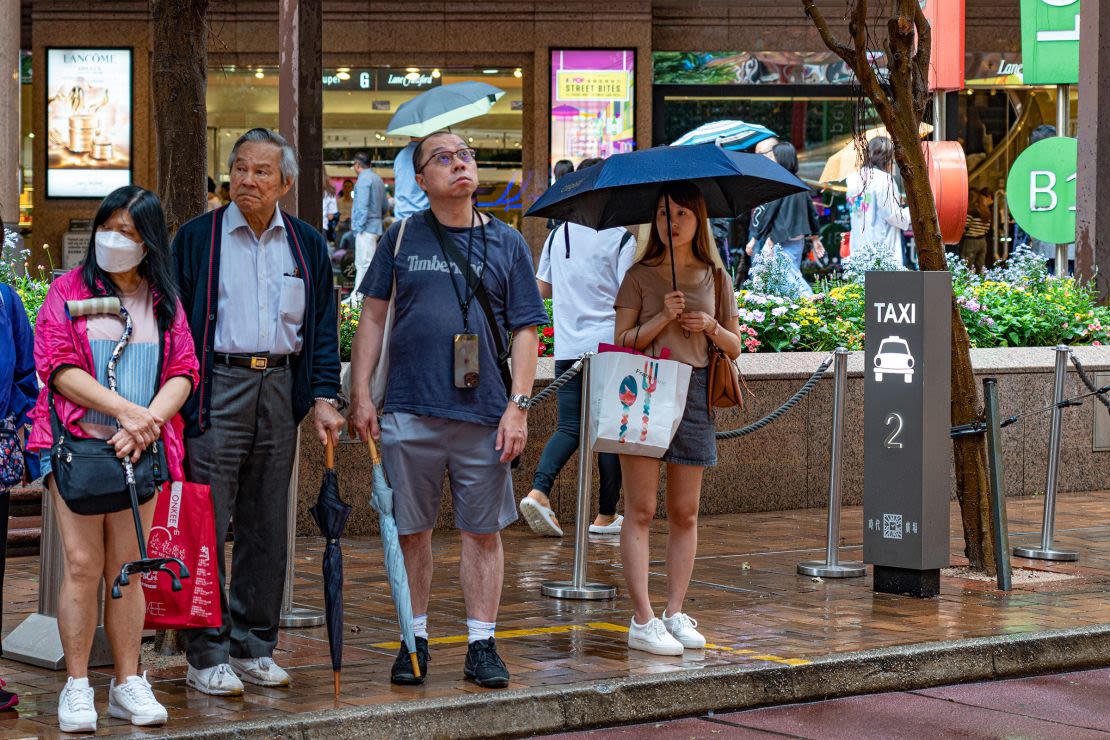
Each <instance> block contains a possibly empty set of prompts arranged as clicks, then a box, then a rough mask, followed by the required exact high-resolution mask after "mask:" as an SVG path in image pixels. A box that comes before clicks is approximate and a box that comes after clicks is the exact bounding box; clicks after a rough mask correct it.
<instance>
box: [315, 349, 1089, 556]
mask: <svg viewBox="0 0 1110 740" xmlns="http://www.w3.org/2000/svg"><path fill="white" fill-rule="evenodd" d="M1077 356H1078V357H1079V360H1080V361H1081V362H1082V363H1083V364H1084V366H1085V367H1086V368H1087V369H1088V370H1091V371H1094V370H1110V348H1106V347H1080V348H1077ZM824 357H825V355H823V354H819V353H809V352H793V353H783V354H756V355H744V356H742V358H741V363H740V364H741V369H742V371H743V373H744V376H745V378H746V380H747V382H748V386H749V388H750V389H751V392H752V393H751V395H750V396H748V401H747V405H746V407H745V408H744V410H743V411H738V410H735V409H729V410H727V411H722V412H720V413H719V414H718V417H717V428H718V429H720V430H728V429H735V428H737V427H741V426H743V425H745V424H748V423H751V422H752V421H754V420H756V419H759V418H760V417H762V416H763V415H764V414H766V413H767V412H769V411H771V410H772V409H774V408H776V407H777V406H779V405H780V404H781V403H782V402H783V401H785V400H786V399H787V398H788V397H789V396H790V395H791V394H792V393H793V392H794V391H795V390H797V389H798V388H799V387H800V386H801V384H802V383H803V382H805V379H806V378H808V377H809V375H810V373H812V372H813V370H814V369H816V367H817V366H818V365H819V364H820V362H821V360H822V359H823V358H824ZM972 362H973V364H974V365H975V368H976V374H977V376H979V377H980V378H982V377H987V376H994V377H997V378H998V380H999V398H1000V402H1001V407H1002V410H1003V414H1005V415H1011V414H1018V413H1021V412H1023V411H1029V410H1033V409H1037V408H1040V407H1042V406H1045V405H1047V404H1049V403H1051V400H1052V371H1053V362H1054V356H1053V352H1052V350H1051V348H1043V347H1042V348H1024V349H984V350H972ZM553 364H554V363H553V362H552V361H551V360H540V369H539V372H538V375H539V380H538V381H537V384H536V385H537V390H538V389H539V388H541V387H543V386H545V385H546V384H547V383H549V382H550V381H551V379H552V373H553ZM848 367H849V382H848V403H847V408H846V414H847V415H846V418H845V424H844V431H845V459H844V479H843V481H844V502H845V504H847V505H855V504H860V503H862V499H863V353H862V352H857V353H853V354H852V356H851V357H850V359H849V363H848ZM827 377H828V379H827V380H824V381H822V382H821V383H819V384H818V385H817V387H816V388H815V389H814V390H813V392H812V393H811V394H810V395H809V397H807V398H806V399H805V400H803V401H802V402H801V403H800V404H798V406H797V407H795V408H794V409H793V410H791V411H790V412H789V413H787V414H786V415H785V416H783V417H782V418H780V419H779V420H777V421H775V422H774V423H772V424H770V425H769V426H767V427H765V428H763V429H761V430H759V431H758V432H755V433H754V434H751V435H748V436H747V437H743V438H741V439H736V440H729V441H724V442H721V443H720V444H719V448H718V452H719V458H720V464H719V465H718V466H717V467H716V468H713V469H712V470H710V471H707V473H706V476H705V484H704V488H703V491H702V503H701V511H702V512H703V513H706V514H720V513H734V512H745V511H772V510H782V509H802V508H819V507H823V506H825V505H826V501H827V496H828V476H829V441H830V436H829V435H830V422H831V413H832V374H831V372H830V373H829V374H828V376H827ZM1084 391H1085V389H1084V388H1083V387H1082V384H1081V383H1080V381H1079V379H1078V377H1076V375H1075V373H1074V371H1072V372H1070V373H1069V375H1068V382H1067V394H1068V395H1069V396H1071V395H1078V394H1079V393H1082V392H1084ZM1105 413H1107V412H1106V409H1105V408H1104V407H1103V406H1102V405H1101V404H1099V403H1098V402H1097V401H1095V400H1093V399H1089V400H1087V401H1086V402H1085V404H1084V405H1083V406H1081V407H1078V408H1072V409H1066V410H1065V411H1064V421H1065V425H1064V434H1063V454H1062V460H1061V466H1060V477H1059V489H1060V491H1062V492H1067V491H1094V490H1102V489H1110V452H1095V451H1093V449H1092V435H1093V423H1094V415H1095V414H1105ZM529 416H530V426H529V442H528V447H527V449H526V450H525V453H524V455H523V459H522V462H521V465H520V466H519V467H518V468H517V469H516V471H514V475H513V479H514V482H515V486H516V491H517V494H518V496H523V495H525V494H526V493H527V492H528V491H529V489H530V488H531V479H532V473H533V472H534V471H535V467H536V464H537V462H538V461H539V456H540V452H541V451H542V449H543V445H544V443H545V442H546V441H547V438H548V437H549V436H550V434H551V432H552V431H553V430H554V428H555V421H556V419H555V404H554V401H551V402H549V403H546V404H544V405H543V406H541V407H539V408H536V409H534V410H533V411H532V412H531V413H530V414H529ZM1048 428H1049V414H1047V413H1046V414H1039V415H1034V416H1030V417H1027V418H1025V419H1023V420H1022V421H1021V422H1020V423H1018V424H1015V425H1013V426H1011V427H1008V428H1007V429H1006V430H1004V431H1003V440H1004V466H1005V474H1006V493H1007V495H1010V496H1023V495H1034V494H1037V493H1040V492H1043V491H1044V485H1045V468H1046V456H1047V450H1048ZM336 465H337V469H338V471H339V479H340V485H341V491H342V493H343V496H344V498H345V499H346V500H347V501H348V502H349V503H351V504H353V505H354V507H355V511H354V513H353V514H352V516H351V519H350V523H349V524H348V526H347V532H348V534H353V535H357V534H371V533H374V532H376V531H377V525H376V522H377V518H376V515H375V514H374V513H373V512H372V511H371V509H370V507H369V503H368V501H369V485H370V483H369V480H370V476H369V469H370V463H369V456H368V454H367V452H366V449H365V448H364V447H362V446H361V445H358V444H344V445H341V447H340V450H339V454H338V456H337V463H336ZM948 465H949V467H951V459H949V462H948ZM322 471H323V452H322V450H321V449H320V444H319V441H318V440H316V439H315V435H314V432H313V431H312V428H311V424H310V419H309V420H306V422H305V425H304V426H303V427H302V432H301V460H300V476H299V481H300V501H299V505H298V509H299V519H298V529H299V532H300V533H301V534H307V535H312V534H317V531H316V526H315V524H314V523H313V522H312V520H311V518H310V517H309V515H308V507H309V506H311V504H312V502H313V501H315V499H316V492H317V490H318V488H319V483H320V478H321V475H322ZM576 480H577V462H576V459H575V458H571V460H570V462H569V463H568V464H567V466H566V467H565V468H564V469H563V472H562V474H561V475H560V476H559V479H558V480H557V481H556V484H555V488H554V489H553V490H552V496H551V498H552V502H553V506H554V508H555V512H556V515H557V516H558V517H559V521H560V522H561V523H563V524H564V525H571V524H573V522H574V510H575V495H576V491H575V484H576ZM952 490H953V493H954V492H955V482H954V478H953V489H952ZM660 495H661V496H662V494H660ZM593 496H594V502H595V503H594V511H596V500H597V482H596V479H595V483H594V493H593ZM444 501H445V503H444V506H443V509H442V511H441V515H440V520H439V526H447V527H451V526H453V519H452V515H451V506H450V496H449V495H446V496H445V497H444ZM662 511H663V507H662V505H661V506H660V515H662Z"/></svg>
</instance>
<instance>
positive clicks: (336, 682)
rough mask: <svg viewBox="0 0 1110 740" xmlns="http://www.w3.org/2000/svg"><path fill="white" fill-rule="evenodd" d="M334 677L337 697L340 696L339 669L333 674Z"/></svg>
mask: <svg viewBox="0 0 1110 740" xmlns="http://www.w3.org/2000/svg"><path fill="white" fill-rule="evenodd" d="M332 679H333V680H334V681H335V698H336V699H338V698H339V671H335V672H334V673H333V674H332Z"/></svg>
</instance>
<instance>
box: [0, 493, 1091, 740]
mask: <svg viewBox="0 0 1110 740" xmlns="http://www.w3.org/2000/svg"><path fill="white" fill-rule="evenodd" d="M1042 503H1043V500H1042V499H1040V498H1021V499H1011V500H1010V502H1009V518H1010V528H1011V530H1010V531H1011V544H1019V543H1022V544H1024V543H1027V542H1033V541H1035V540H1036V539H1037V535H1036V532H1037V530H1038V528H1039V523H1040V516H1041V505H1042ZM952 511H953V528H952V531H953V533H954V535H955V537H954V539H953V563H959V562H961V561H962V558H961V557H960V552H961V550H962V543H961V541H960V539H959V532H960V528H959V522H958V519H957V514H958V511H957V508H956V506H955V505H953V508H952ZM1108 514H1110V503H1108V496H1107V495H1106V494H1088V495H1066V496H1064V497H1062V499H1061V501H1060V503H1059V514H1058V520H1057V534H1058V536H1057V542H1058V543H1059V544H1060V545H1061V546H1065V547H1072V548H1075V549H1078V550H1079V551H1080V553H1082V560H1081V561H1080V562H1079V563H1077V564H1047V563H1032V562H1030V561H1015V565H1032V566H1034V567H1037V568H1042V569H1045V570H1053V571H1059V572H1064V573H1069V574H1072V575H1074V576H1076V577H1075V578H1073V579H1070V580H1064V581H1056V582H1052V583H1044V584H1040V585H1029V586H1021V587H1018V588H1016V589H1015V590H1014V591H1013V592H1012V593H1010V594H1003V593H1000V592H997V591H995V590H993V584H990V583H983V582H976V581H970V580H966V579H949V578H945V579H943V581H942V593H941V596H940V597H939V598H938V599H933V600H928V601H920V600H916V599H912V598H908V597H900V596H890V595H873V594H872V592H871V590H870V586H871V582H870V577H867V578H857V579H850V580H845V581H821V582H815V581H813V580H811V579H809V578H805V577H799V576H796V575H795V571H794V568H795V564H796V563H797V562H798V561H800V560H807V559H813V558H815V557H821V552H822V550H823V536H824V531H825V515H824V511H823V510H819V509H818V510H801V511H786V512H768V513H759V514H736V515H722V516H713V517H705V518H704V519H703V522H702V526H701V532H700V534H701V547H700V551H699V558H698V563H697V566H696V568H695V571H694V582H693V583H692V585H691V589H690V601H689V606H688V611H689V612H690V613H691V614H692V615H693V616H694V617H695V618H697V619H698V620H699V621H700V623H701V627H702V630H703V632H704V633H705V634H706V635H707V637H708V638H709V640H710V641H711V643H712V647H711V648H710V649H707V650H706V651H704V653H693V652H688V653H687V654H686V655H685V656H683V657H681V658H665V657H658V656H651V655H647V654H645V653H638V652H635V651H629V650H628V649H627V647H626V645H625V642H624V635H623V631H624V628H625V626H626V625H627V624H628V620H629V618H630V616H631V611H630V609H629V604H628V601H627V600H626V599H624V598H622V597H621V596H620V595H618V599H617V600H616V601H614V602H561V601H557V600H554V599H549V598H545V597H542V596H540V595H539V585H540V583H542V582H543V581H545V580H550V579H562V578H566V577H567V576H568V575H569V571H570V564H571V558H572V555H573V552H572V543H571V541H570V538H569V537H568V538H566V539H564V540H563V541H561V542H560V541H556V540H551V539H539V538H534V537H532V536H531V535H530V533H529V532H528V531H527V530H526V529H524V528H522V527H514V528H512V529H510V530H509V531H508V532H507V533H506V537H505V549H506V553H507V572H506V587H505V597H504V599H503V608H502V612H501V617H500V620H499V649H500V652H501V654H502V655H503V657H504V658H505V661H506V663H507V664H508V666H509V669H510V671H511V672H512V676H513V683H512V686H513V687H514V688H538V687H545V686H551V687H555V686H565V685H568V684H581V683H584V682H589V681H592V680H596V679H606V678H621V677H626V676H649V675H658V674H668V673H674V674H676V676H677V675H681V674H682V672H685V671H690V670H696V669H699V668H703V667H707V666H725V665H739V666H744V667H749V666H750V667H751V668H752V669H753V670H754V669H759V668H761V667H782V666H796V665H805V664H807V663H808V662H809V661H812V660H815V659H817V658H821V657H826V656H832V655H838V654H845V653H851V652H854V651H858V650H863V649H869V648H882V647H891V646H896V645H907V644H914V643H922V642H933V641H941V640H955V639H960V638H968V637H980V636H993V635H1009V634H1015V633H1023V632H1037V631H1042V630H1048V629H1056V628H1066V627H1076V626H1081V625H1094V624H1106V623H1110V600H1107V599H1106V593H1107V592H1108V591H1110V524H1108V523H1107V519H1108V516H1107V515H1108ZM861 520H862V511H861V510H860V509H859V508H849V509H846V510H845V511H844V515H843V524H842V530H841V531H842V533H843V540H842V544H843V549H842V552H841V557H842V559H850V558H858V557H859V556H860V553H861V549H860V542H861V533H862V526H861ZM664 527H665V524H664V523H663V522H661V521H660V522H657V524H656V527H655V531H656V533H657V536H655V538H654V540H653V545H652V554H653V557H654V558H659V559H657V560H655V561H653V563H654V564H655V565H658V566H659V569H658V570H656V571H653V572H654V573H657V574H658V575H656V576H655V577H653V578H652V582H651V587H652V591H653V600H654V602H655V603H656V604H657V605H659V606H660V608H661V605H662V601H663V593H664V587H665V582H664V579H663V578H662V561H661V558H662V557H663V552H664V551H663V547H664V538H663V537H661V536H658V533H659V532H661V531H662V530H663V528H664ZM435 549H436V557H437V563H438V569H437V571H436V576H435V584H434V587H433V595H432V605H431V608H430V614H431V617H430V623H429V628H430V631H431V634H432V637H433V640H432V642H433V647H432V663H431V666H430V670H429V673H430V676H429V680H428V683H427V684H426V685H425V686H424V687H420V688H398V687H392V686H390V684H389V682H388V670H389V664H390V661H391V659H392V655H393V654H394V653H395V651H396V643H395V642H394V641H395V640H396V639H397V638H396V630H395V628H394V616H393V608H392V603H391V601H390V600H389V598H388V596H387V585H386V580H385V577H384V574H383V572H382V568H381V553H380V548H379V547H378V546H377V541H376V539H365V538H350V539H347V540H345V541H344V552H345V556H346V560H345V564H346V574H347V587H346V624H347V631H346V633H345V638H346V640H345V642H346V649H345V653H344V669H343V691H342V694H341V695H340V697H339V700H338V702H337V701H336V700H334V699H333V697H332V690H331V666H330V661H329V658H328V649H327V642H326V640H327V636H326V631H325V630H324V628H317V629H306V630H292V631H285V632H283V633H282V636H281V640H280V642H279V645H278V653H277V654H276V655H275V657H276V658H277V660H278V661H279V662H280V663H281V664H282V665H285V666H287V667H290V668H292V671H291V673H292V675H293V680H294V688H292V689H290V690H285V689H260V688H257V687H253V686H248V689H247V694H246V696H245V697H243V698H234V699H230V698H229V699H218V698H213V697H207V696H204V695H203V694H200V693H198V692H195V691H193V690H189V689H186V687H185V685H184V667H183V665H181V661H180V659H178V660H177V661H176V665H175V664H172V663H173V662H174V661H171V665H168V666H165V667H160V668H157V669H155V668H150V677H151V680H152V682H153V683H154V686H155V690H156V692H157V694H158V695H159V697H160V700H161V701H163V703H165V704H166V705H167V707H168V708H169V710H170V723H169V724H168V725H167V727H166V730H165V731H168V732H175V733H179V732H188V731H190V730H192V731H198V732H199V731H201V730H205V729H213V728H222V727H226V726H227V723H229V722H239V721H247V720H253V719H266V718H269V719H288V718H290V717H291V716H292V715H297V714H304V713H308V712H313V711H318V710H329V709H333V708H336V707H340V708H350V707H360V706H366V705H381V704H387V703H390V702H412V701H420V700H423V699H445V698H447V699H449V698H452V697H463V696H466V695H470V694H475V693H478V692H482V691H483V690H482V689H478V688H477V687H475V686H474V685H473V684H470V683H468V682H466V681H465V680H464V679H463V676H462V670H461V668H462V661H463V657H464V655H465V652H466V645H465V637H464V635H465V628H464V618H465V615H464V609H463V603H462V597H461V594H460V592H459V591H458V589H457V586H456V585H455V584H456V583H457V566H458V546H457V541H456V539H455V538H454V537H453V536H452V535H445V536H443V537H437V539H436V540H435ZM321 551H322V542H321V540H320V539H318V538H304V539H302V540H301V541H300V542H299V543H298V553H297V586H296V588H297V592H296V593H297V601H298V602H299V603H302V604H305V605H313V606H322V595H321V590H320V585H319V584H320V580H321V578H320V573H319V555H320V552H321ZM590 560H591V567H590V578H591V579H592V580H601V581H605V582H610V583H614V584H617V585H618V586H622V585H623V584H622V583H621V574H620V567H619V558H618V551H617V545H616V539H615V538H604V537H593V538H591V551H590ZM37 570H38V563H37V559H33V558H20V559H14V560H13V561H11V562H9V566H8V575H7V581H6V584H5V589H4V596H5V600H6V601H5V604H4V630H5V631H8V630H11V629H12V628H14V627H15V626H16V625H17V624H18V623H19V621H21V619H22V618H23V616H24V615H25V614H26V613H28V612H29V611H31V610H32V609H33V608H34V605H35V600H36V595H37V587H38V584H37ZM622 591H623V589H622ZM0 676H3V677H5V678H6V679H7V680H8V681H9V683H10V684H11V685H12V687H13V688H14V689H15V690H17V691H18V692H19V693H20V695H21V700H22V703H21V705H20V707H19V710H20V711H19V713H18V714H14V713H8V714H4V715H0V737H5V738H7V737H24V736H28V735H32V736H50V735H51V734H53V733H56V723H55V722H56V720H55V717H54V713H55V708H56V696H57V694H56V692H57V691H58V689H59V688H60V686H61V685H62V683H64V679H65V675H64V672H58V673H55V672H51V671H46V670H41V669H37V668H30V667H27V666H24V665H21V664H17V663H14V662H11V661H6V660H0ZM109 678H110V674H108V673H105V672H94V674H93V675H92V680H93V683H94V685H96V686H97V687H98V690H99V693H98V697H97V699H98V706H100V708H101V710H102V711H101V714H102V719H101V723H100V732H101V734H116V735H122V734H128V733H130V731H131V728H130V726H129V725H127V724H125V723H122V722H118V721H116V720H110V719H107V717H106V706H105V705H106V702H107V699H106V696H104V693H105V690H104V689H105V687H106V686H107V684H108V681H109ZM155 734H156V733H155Z"/></svg>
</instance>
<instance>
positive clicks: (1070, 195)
mask: <svg viewBox="0 0 1110 740" xmlns="http://www.w3.org/2000/svg"><path fill="white" fill-rule="evenodd" d="M1078 156H1079V143H1078V142H1077V141H1076V140H1075V139H1072V138H1070V137H1067V136H1055V137H1053V138H1050V139H1042V140H1041V141H1038V142H1037V143H1036V144H1034V145H1033V146H1031V147H1029V148H1028V149H1026V150H1025V151H1024V152H1022V153H1021V156H1019V157H1018V158H1017V159H1016V160H1014V164H1013V166H1012V167H1011V168H1010V175H1009V177H1008V178H1007V179H1006V205H1007V206H1008V207H1009V209H1010V215H1012V216H1013V217H1014V221H1016V222H1017V223H1018V226H1020V227H1021V228H1023V229H1025V231H1026V233H1028V234H1029V235H1030V236H1032V237H1033V238H1034V239H1040V240H1041V241H1043V242H1050V243H1053V244H1070V243H1071V242H1073V241H1075V171H1076V162H1077V160H1078Z"/></svg>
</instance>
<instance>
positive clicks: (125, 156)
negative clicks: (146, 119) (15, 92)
mask: <svg viewBox="0 0 1110 740" xmlns="http://www.w3.org/2000/svg"><path fill="white" fill-rule="evenodd" d="M131 61H132V50H131V49H130V48H99V49H88V48H50V49H47V50H46V132H47V136H46V137H45V141H44V142H43V144H42V145H43V146H45V147H46V197H47V198H103V197H104V196H106V195H108V193H110V192H112V191H113V190H115V189H116V188H118V187H121V186H124V185H129V184H131V150H132V145H131V106H132V95H131V74H132V73H131Z"/></svg>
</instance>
